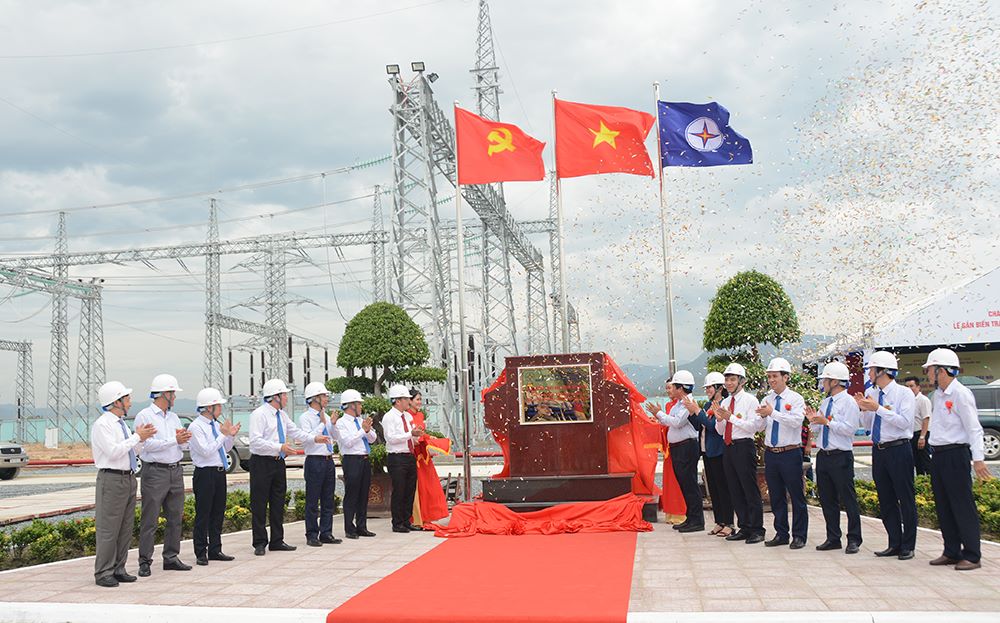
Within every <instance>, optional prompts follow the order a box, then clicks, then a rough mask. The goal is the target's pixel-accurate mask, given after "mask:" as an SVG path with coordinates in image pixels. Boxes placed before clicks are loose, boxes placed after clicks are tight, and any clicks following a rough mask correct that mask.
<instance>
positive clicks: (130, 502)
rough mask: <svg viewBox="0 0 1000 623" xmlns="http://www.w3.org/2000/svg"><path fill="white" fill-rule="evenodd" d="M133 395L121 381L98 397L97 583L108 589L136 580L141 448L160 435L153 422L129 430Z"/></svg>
mask: <svg viewBox="0 0 1000 623" xmlns="http://www.w3.org/2000/svg"><path fill="white" fill-rule="evenodd" d="M131 394H132V390H131V388H128V387H125V386H124V385H122V384H121V383H119V382H118V381H111V382H109V383H105V384H104V385H102V386H101V388H100V389H99V390H97V399H98V404H100V405H101V409H102V410H103V411H104V413H103V414H101V417H99V418H97V421H95V422H94V426H93V428H92V429H91V432H90V449H91V451H92V452H93V454H94V466H95V467H96V468H97V490H96V498H95V503H96V504H95V506H94V525H95V528H96V529H97V536H96V540H97V550H96V552H95V553H96V554H97V555H96V557H95V558H94V581H95V583H96V584H97V585H98V586H104V587H106V588H113V587H115V586H118V583H119V582H135V580H136V577H135V576H134V575H131V574H129V573H128V572H127V571H125V562H126V561H127V560H128V546H129V544H130V543H131V542H132V526H133V523H134V521H135V490H136V486H135V471H136V468H137V467H138V461H137V460H136V459H137V455H136V452H138V451H139V450H140V449H142V444H143V442H145V441H146V440H147V439H149V438H150V437H151V436H153V434H155V433H156V428H155V427H154V426H153V425H152V424H144V425H142V426H137V427H136V429H135V432H134V433H133V432H131V431H130V430H129V429H128V425H127V424H125V420H124V419H123V418H124V417H125V416H126V415H128V410H129V407H131V406H132V396H131Z"/></svg>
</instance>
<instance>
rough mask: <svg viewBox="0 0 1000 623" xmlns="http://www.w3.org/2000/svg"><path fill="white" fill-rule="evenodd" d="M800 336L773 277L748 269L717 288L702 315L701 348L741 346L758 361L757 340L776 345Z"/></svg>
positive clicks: (789, 304)
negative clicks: (706, 311) (703, 315)
mask: <svg viewBox="0 0 1000 623" xmlns="http://www.w3.org/2000/svg"><path fill="white" fill-rule="evenodd" d="M800 339H802V331H801V330H800V329H799V319H798V316H797V315H796V314H795V307H793V306H792V299H790V298H789V297H788V295H787V294H786V293H785V291H784V290H783V289H782V287H781V286H780V285H779V284H778V282H777V281H775V280H774V279H772V278H770V277H768V276H767V275H765V274H763V273H759V272H757V271H754V270H751V271H746V272H742V273H738V274H737V275H736V276H734V277H733V278H732V279H730V280H729V281H727V282H726V283H724V284H723V285H722V287H720V288H719V291H718V292H717V293H716V294H715V298H713V299H712V308H711V310H710V311H709V312H708V317H707V318H705V330H704V334H703V337H702V345H703V346H704V347H705V350H708V351H713V350H727V351H731V350H734V349H744V350H746V351H748V352H747V355H749V360H750V361H754V362H759V361H760V352H759V350H758V347H759V345H761V344H772V345H774V346H780V345H781V344H783V343H785V342H797V341H799V340H800Z"/></svg>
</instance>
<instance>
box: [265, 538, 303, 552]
mask: <svg viewBox="0 0 1000 623" xmlns="http://www.w3.org/2000/svg"><path fill="white" fill-rule="evenodd" d="M267 549H269V550H271V551H272V552H294V551H295V549H296V548H295V546H294V545H289V544H288V543H285V542H284V541H282V542H281V543H277V544H274V545H269V546H268V548H267Z"/></svg>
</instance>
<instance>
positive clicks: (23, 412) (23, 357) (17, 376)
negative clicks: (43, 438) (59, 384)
mask: <svg viewBox="0 0 1000 623" xmlns="http://www.w3.org/2000/svg"><path fill="white" fill-rule="evenodd" d="M0 350H7V351H12V352H15V353H17V368H16V369H15V371H14V400H15V405H16V408H17V412H16V415H17V433H16V435H17V441H18V442H19V443H24V442H25V441H29V439H28V437H29V435H27V432H26V431H27V429H26V427H25V423H26V422H27V421H28V420H33V419H35V379H34V374H33V370H32V365H31V342H28V341H22V342H14V341H11V340H0ZM30 437H31V439H30V441H38V439H36V435H35V434H34V430H32V435H30Z"/></svg>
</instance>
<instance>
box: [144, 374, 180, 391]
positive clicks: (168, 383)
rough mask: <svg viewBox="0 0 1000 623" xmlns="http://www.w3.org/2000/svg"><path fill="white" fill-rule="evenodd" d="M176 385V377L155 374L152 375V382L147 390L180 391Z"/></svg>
mask: <svg viewBox="0 0 1000 623" xmlns="http://www.w3.org/2000/svg"><path fill="white" fill-rule="evenodd" d="M182 391H184V390H183V389H181V388H180V387H178V385H177V377H174V376H171V375H169V374H157V375H156V376H155V377H153V382H152V383H150V384H149V392H150V393H151V394H156V393H159V392H182Z"/></svg>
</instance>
